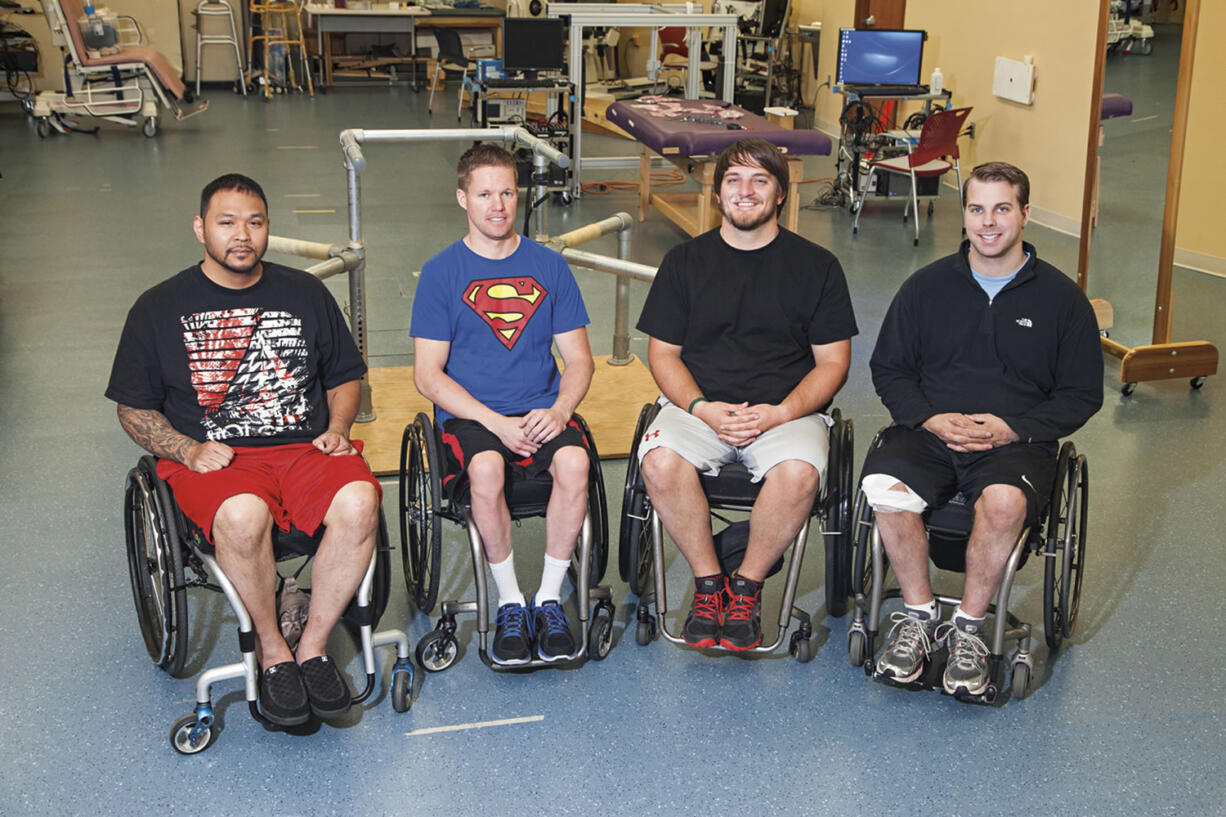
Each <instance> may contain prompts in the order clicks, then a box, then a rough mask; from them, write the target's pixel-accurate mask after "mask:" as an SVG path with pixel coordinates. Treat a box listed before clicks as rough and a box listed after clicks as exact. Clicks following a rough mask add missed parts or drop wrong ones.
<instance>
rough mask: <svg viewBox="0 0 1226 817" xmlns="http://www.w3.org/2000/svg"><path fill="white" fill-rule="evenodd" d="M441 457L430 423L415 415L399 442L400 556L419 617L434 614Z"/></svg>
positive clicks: (439, 537) (439, 551) (439, 539)
mask: <svg viewBox="0 0 1226 817" xmlns="http://www.w3.org/2000/svg"><path fill="white" fill-rule="evenodd" d="M427 457H429V461H427ZM441 457H442V454H441V452H439V451H438V448H437V446H435V445H434V425H433V423H431V422H430V418H429V417H427V416H426V415H425V414H418V415H417V417H416V419H415V420H414V421H413V422H412V423H410V424H408V425H407V426H405V427H404V435H403V436H402V437H401V439H400V556H401V560H402V561H403V563H404V583H405V588H406V589H407V590H408V592H409V598H411V599H413V603H414V604H415V605H417V609H418V610H421V611H422V612H423V613H429V612H430V611H431V610H433V609H434V603H435V601H436V600H437V598H438V573H439V561H440V558H441V555H442V537H443V534H442V530H441V529H440V528H439V523H438V519H439V507H440V502H441V501H442V491H443V488H442V476H441V468H442V463H441V461H440V460H441Z"/></svg>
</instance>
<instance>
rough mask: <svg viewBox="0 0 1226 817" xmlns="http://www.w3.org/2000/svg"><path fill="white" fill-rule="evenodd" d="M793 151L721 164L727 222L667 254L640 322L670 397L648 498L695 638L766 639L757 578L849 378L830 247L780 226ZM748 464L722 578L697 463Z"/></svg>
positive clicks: (744, 154) (651, 449)
mask: <svg viewBox="0 0 1226 817" xmlns="http://www.w3.org/2000/svg"><path fill="white" fill-rule="evenodd" d="M787 173H788V171H787V163H786V162H785V161H784V159H783V157H782V156H781V155H780V153H779V150H778V148H776V147H775V146H774V145H772V144H770V143H769V142H765V141H763V140H761V139H746V140H743V141H740V142H737V143H736V144H734V145H732V146H731V147H729V148H728V149H727V150H725V151H724V153H723V154H722V155H721V156H720V157H719V159H718V161H717V162H716V165H715V187H716V189H717V190H718V196H719V204H720V209H721V210H722V212H723V221H722V223H721V225H720V227H719V228H718V229H716V230H712V231H710V232H708V233H705V234H703V235H700V236H698V237H697V238H695V239H693V240H692V241H687V242H686V243H684V244H682V245H681V246H679V247H675V248H673V249H672V250H671V251H670V252H669V253H668V255H666V256H665V257H664V261H663V263H661V264H660V270H659V273H658V274H657V275H656V279H655V281H654V282H653V283H652V286H651V292H650V293H649V294H648V296H647V301H646V303H645V304H644V305H643V313H642V316H641V317H640V318H639V323H638V328H639V329H641V330H643V331H644V332H646V333H647V334H648V335H650V336H651V340H650V345H649V346H648V358H649V362H650V363H651V374H652V376H653V377H654V378H655V380H656V384H657V385H659V387H660V392H661V393H662V396H661V399H660V402H661V403H662V404H663V407H662V408H661V410H660V413H659V414H658V415H657V418H656V421H655V422H654V423H653V424H652V426H651V428H649V429H648V430H647V432H646V434H645V435H644V437H643V439H642V440H640V441H639V456H640V457H641V458H642V467H643V479H644V481H645V483H646V485H647V492H648V494H649V495H650V496H651V502H652V505H653V507H654V508H655V509H656V510H657V511H658V512H659V514H660V518H661V520H662V521H663V523H664V527H665V528H667V529H668V532H669V534H670V535H671V536H672V538H673V541H675V542H676V543H677V547H678V548H679V549H680V550H681V553H682V555H684V556H685V558H686V560H687V561H688V562H689V563H690V568H691V569H692V571H693V573H694V600H693V604H692V607H691V610H690V614H689V616H688V617H687V618H686V621H685V626H684V628H683V631H682V635H683V637H684V639H685V641H686V643H687V644H690V645H691V646H694V647H715V646H719V647H723V648H724V649H730V650H750V649H753V648H754V647H757V646H758V645H759V644H760V643H761V641H762V627H761V622H760V605H761V591H762V582H763V580H764V579H765V577H766V574H767V572H768V570H769V568H770V566H771V565H772V564H774V562H775V561H777V560H778V559H779V557H780V556H781V555H782V554H783V551H784V550H785V549H786V548H787V545H788V542H789V541H791V539H792V537H794V536H795V535H796V532H797V531H798V530H800V527H801V525H802V524H803V523H804V520H805V518H806V517H807V516H808V514H809V510H810V509H811V508H812V507H813V499H814V497H815V496H816V494H817V489H818V483H819V481H820V479H821V476H822V474H824V473H825V468H826V455H827V440H828V435H827V425H826V418H825V417H824V416H823V415H821V414H820V412H822V411H824V410H825V409H826V408H827V407H828V406H829V405H830V401H831V400H832V399H833V398H834V395H835V393H836V392H837V391H838V390H839V388H840V387H841V386H842V385H843V382H844V381H845V380H846V378H847V368H848V366H849V364H850V362H851V336H852V335H854V334H856V331H857V329H856V320H855V316H854V314H853V313H852V308H851V299H850V297H849V296H848V292H847V282H846V280H845V279H844V277H843V270H842V268H841V267H840V266H839V262H838V259H836V258H835V257H834V256H833V255H832V254H831V253H830V252H828V251H827V250H824V249H822V248H821V247H819V246H817V245H816V244H813V243H811V242H809V241H806V240H804V239H803V238H801V237H800V236H798V235H796V234H795V233H791V232H789V231H787V230H784V229H781V228H780V227H779V224H778V221H777V217H778V212H779V207H780V205H781V204H783V199H784V197H785V196H786V190H787V187H786V184H785V182H786V179H787ZM734 461H739V462H742V463H743V464H744V465H745V466H746V467H747V468H748V469H749V471H750V472H751V473H752V475H753V479H754V481H758V480H765V482H764V484H763V486H762V490H761V492H760V493H759V495H758V499H757V501H756V502H755V504H754V509H753V513H752V515H751V516H750V530H749V545H748V548H747V550H746V551H745V558H744V560H743V561H742V562H741V565H740V568H739V569H738V570H737V571H736V573H735V574H734V575H733V576H730V577H727V576H724V575H723V571H722V569H721V567H720V564H719V560H718V559H717V557H716V554H715V546H714V543H713V541H712V538H711V526H710V519H709V516H708V506H707V501H706V497H705V495H704V494H703V492H702V487H701V484H700V482H699V477H698V474H699V472H700V471H702V472H713V471H717V470H718V469H719V467H720V466H721V465H722V464H724V463H729V462H734Z"/></svg>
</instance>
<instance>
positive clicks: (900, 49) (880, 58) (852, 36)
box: [837, 28, 924, 85]
mask: <svg viewBox="0 0 1226 817" xmlns="http://www.w3.org/2000/svg"><path fill="white" fill-rule="evenodd" d="M923 59H924V32H923V31H899V30H893V31H882V30H872V29H864V30H858V29H854V28H844V29H841V30H840V31H839V62H838V74H837V81H838V84H840V85H918V84H919V81H920V63H921V62H923Z"/></svg>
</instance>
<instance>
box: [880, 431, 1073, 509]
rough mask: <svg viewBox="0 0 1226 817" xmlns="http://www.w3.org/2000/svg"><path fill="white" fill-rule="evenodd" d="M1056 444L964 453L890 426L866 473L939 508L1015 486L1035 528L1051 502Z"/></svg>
mask: <svg viewBox="0 0 1226 817" xmlns="http://www.w3.org/2000/svg"><path fill="white" fill-rule="evenodd" d="M1057 451H1058V448H1057V445H1056V443H1022V442H1016V443H1011V444H1009V445H1005V446H1001V447H1000V448H993V449H992V450H991V451H974V452H970V453H962V452H960V451H953V450H951V449H949V448H947V447H946V445H945V443H943V442H941V439H940V438H939V437H937V435H935V434H933V433H932V432H931V431H928V430H926V429H923V428H918V429H916V428H907V427H906V426H890V427H889V428H887V429H885V430H884V431H882V432H881V434H880V435H879V436H878V438H877V440H876V443H875V444H874V445H873V446H872V447H871V448H870V449H869V452H868V456H867V457H866V458H865V460H864V470H863V471H861V475H862V476H865V475H868V474H887V475H889V476H891V477H894V478H896V479H897V480H898V481H899V482H901V483H903V484H905V485H907V486H908V487H909V488H911V490H913V491H915V492H916V493H917V494H919V495H920V497H921V498H922V499H923V500H924V501H925V502H927V503H928V507H929V508H936V507H939V506H941V505H943V504H945V503H946V502H948V501H949V500H950V499H952V498H953V497H954V496H955V495H957V494H958V493H959V492H961V493H962V494H963V495H965V496H966V498H967V500H968V501H969V504H970V505H972V506H973V505H974V504H975V501H976V500H978V499H979V495H980V494H981V493H983V489H984V488H986V487H987V486H989V485H1013V486H1016V487H1017V488H1020V489H1021V491H1022V493H1023V494H1025V495H1026V518H1027V521H1028V522H1029V523H1030V524H1034V523H1035V522H1036V521H1037V520H1038V518H1039V514H1040V513H1042V512H1043V510H1045V509H1046V507H1047V503H1048V500H1049V499H1050V498H1051V487H1052V482H1053V480H1054V479H1055V476H1056V454H1057Z"/></svg>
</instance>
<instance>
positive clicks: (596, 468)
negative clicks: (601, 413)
mask: <svg viewBox="0 0 1226 817" xmlns="http://www.w3.org/2000/svg"><path fill="white" fill-rule="evenodd" d="M573 416H574V420H575V422H576V423H577V424H578V425H579V430H580V431H581V432H582V433H583V438H584V440H585V441H586V442H587V447H588V451H589V452H590V453H591V463H592V465H591V469H590V470H589V472H588V490H587V509H588V513H589V514H591V517H592V569H591V570H590V571H589V573H588V579H587V586H588V587H589V588H593V587H597V586H599V585H600V583H601V582H602V581H604V574H605V571H606V570H608V569H609V504H608V502H607V500H606V498H605V492H604V474H603V473H602V472H601V470H600V452H598V451H597V450H596V440H595V438H594V437H592V431H591V429H589V428H588V426H587V423H586V422H585V421H584V419H583V418H582V417H580V416H579V415H578V414H575V415H573Z"/></svg>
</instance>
